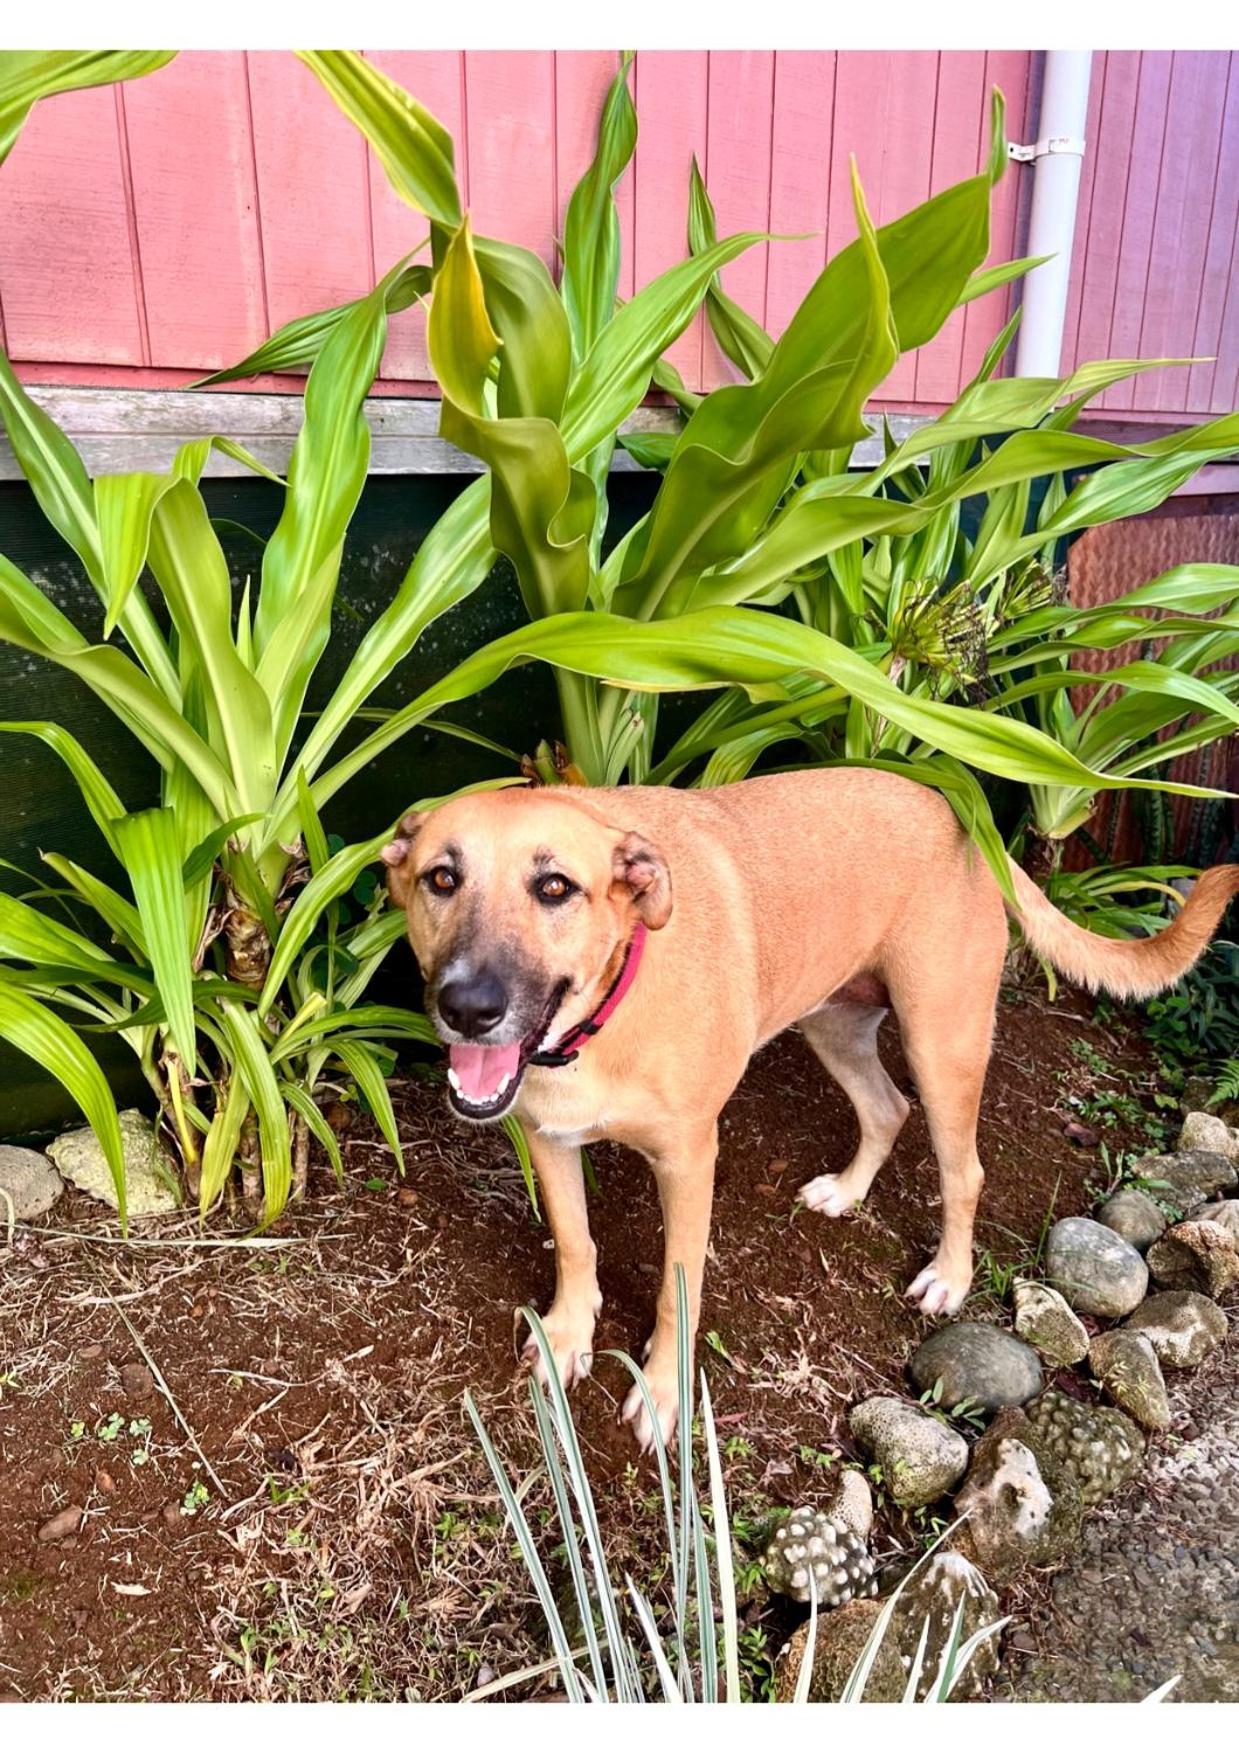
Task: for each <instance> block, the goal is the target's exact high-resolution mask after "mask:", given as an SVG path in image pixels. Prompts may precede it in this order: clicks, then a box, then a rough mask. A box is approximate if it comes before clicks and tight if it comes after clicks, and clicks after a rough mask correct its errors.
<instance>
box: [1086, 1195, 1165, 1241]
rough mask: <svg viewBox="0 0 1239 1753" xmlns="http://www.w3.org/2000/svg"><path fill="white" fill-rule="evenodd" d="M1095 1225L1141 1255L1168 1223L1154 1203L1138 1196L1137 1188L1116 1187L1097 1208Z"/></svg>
mask: <svg viewBox="0 0 1239 1753" xmlns="http://www.w3.org/2000/svg"><path fill="white" fill-rule="evenodd" d="M1097 1221H1098V1223H1104V1224H1105V1226H1106V1228H1107V1229H1108V1230H1113V1231H1114V1233H1115V1235H1117V1236H1122V1238H1123V1240H1124V1241H1125V1242H1130V1243H1131V1245H1132V1247H1133V1248H1135V1249H1136V1250H1137V1251H1138V1252H1139V1253H1141V1254H1143V1253H1144V1251H1145V1249H1146V1248H1150V1247H1151V1246H1152V1245H1153V1243H1154V1242H1155V1241H1156V1240H1157V1238H1158V1236H1160V1235H1161V1233H1162V1231H1163V1230H1164V1229H1165V1227H1166V1225H1167V1224H1168V1223H1169V1221H1170V1219H1169V1218H1168V1217H1167V1216H1166V1214H1165V1212H1164V1211H1163V1210H1162V1208H1161V1206H1160V1205H1158V1203H1157V1201H1156V1200H1154V1199H1150V1198H1149V1196H1148V1194H1147V1193H1142V1192H1141V1191H1140V1189H1139V1187H1120V1188H1119V1190H1118V1192H1117V1193H1112V1194H1111V1195H1110V1197H1109V1199H1107V1200H1106V1202H1105V1204H1104V1205H1103V1206H1101V1207H1100V1209H1099V1210H1098V1213H1097Z"/></svg>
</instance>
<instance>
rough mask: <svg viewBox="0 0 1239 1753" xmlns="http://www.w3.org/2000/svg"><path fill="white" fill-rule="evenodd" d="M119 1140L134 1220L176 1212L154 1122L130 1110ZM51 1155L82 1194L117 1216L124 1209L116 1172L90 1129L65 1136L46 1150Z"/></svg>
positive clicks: (173, 1178) (173, 1183) (172, 1179)
mask: <svg viewBox="0 0 1239 1753" xmlns="http://www.w3.org/2000/svg"><path fill="white" fill-rule="evenodd" d="M120 1136H121V1144H122V1147H123V1149H124V1156H125V1202H126V1205H127V1207H128V1211H129V1215H130V1217H149V1216H153V1215H154V1214H155V1213H157V1212H163V1211H176V1210H177V1208H178V1206H179V1205H180V1200H179V1198H178V1196H177V1193H176V1176H175V1173H174V1171H173V1169H172V1166H171V1164H170V1163H169V1162H168V1159H167V1157H166V1156H165V1155H164V1153H163V1151H162V1149H161V1148H160V1145H159V1141H158V1139H157V1138H156V1137H155V1129H154V1127H153V1126H152V1125H151V1123H150V1121H149V1120H147V1119H146V1117H145V1116H144V1115H142V1114H140V1113H139V1112H138V1110H137V1109H136V1108H126V1109H124V1111H123V1112H122V1113H121V1115H120ZM47 1154H48V1156H49V1157H51V1159H52V1161H53V1162H54V1163H55V1165H56V1167H57V1168H58V1169H59V1170H60V1172H61V1174H62V1175H63V1176H64V1178H65V1180H66V1181H72V1182H73V1184H74V1186H75V1187H80V1188H81V1189H82V1191H83V1193H90V1194H92V1195H93V1196H94V1198H96V1199H102V1200H103V1202H104V1204H105V1205H110V1206H111V1207H112V1210H113V1211H118V1210H119V1209H120V1206H119V1203H118V1201H117V1198H116V1187H115V1185H114V1183H113V1181H112V1171H111V1169H110V1168H109V1167H108V1161H107V1158H106V1157H105V1156H104V1154H103V1146H102V1145H101V1144H100V1143H99V1140H98V1139H97V1138H96V1137H95V1134H94V1132H93V1130H92V1129H91V1127H89V1126H83V1127H81V1128H80V1129H79V1130H78V1131H76V1132H66V1133H64V1134H63V1135H62V1136H61V1137H60V1138H58V1139H57V1140H56V1142H55V1143H54V1144H49V1145H48V1147H47Z"/></svg>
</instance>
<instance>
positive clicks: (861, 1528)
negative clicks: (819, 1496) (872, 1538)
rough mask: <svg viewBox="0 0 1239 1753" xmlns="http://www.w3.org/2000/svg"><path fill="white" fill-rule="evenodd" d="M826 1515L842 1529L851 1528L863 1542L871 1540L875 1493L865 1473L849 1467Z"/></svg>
mask: <svg viewBox="0 0 1239 1753" xmlns="http://www.w3.org/2000/svg"><path fill="white" fill-rule="evenodd" d="M826 1514H827V1515H828V1516H829V1517H830V1519H831V1521H832V1522H837V1523H838V1525H839V1526H840V1527H841V1528H850V1529H851V1531H852V1532H853V1534H857V1535H859V1537H860V1538H861V1539H862V1540H867V1539H868V1538H869V1531H870V1529H871V1528H872V1527H873V1491H872V1489H871V1488H870V1485H869V1481H868V1480H867V1479H866V1478H865V1475H864V1474H863V1473H860V1472H858V1471H857V1469H856V1468H855V1467H847V1468H845V1469H844V1471H843V1473H842V1474H841V1476H840V1479H839V1483H838V1485H837V1486H836V1488H835V1491H834V1494H833V1496H832V1497H831V1498H830V1501H829V1502H828V1503H827V1505H826Z"/></svg>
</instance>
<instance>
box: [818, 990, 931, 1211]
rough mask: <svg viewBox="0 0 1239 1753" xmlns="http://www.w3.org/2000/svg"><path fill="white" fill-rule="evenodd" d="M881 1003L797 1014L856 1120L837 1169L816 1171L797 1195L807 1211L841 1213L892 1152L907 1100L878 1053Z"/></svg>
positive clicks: (861, 1193)
mask: <svg viewBox="0 0 1239 1753" xmlns="http://www.w3.org/2000/svg"><path fill="white" fill-rule="evenodd" d="M885 1015H886V1010H885V1007H883V1006H878V1005H869V1004H824V1005H823V1006H822V1007H821V1009H820V1010H815V1011H812V1012H810V1014H809V1015H808V1016H806V1017H801V1019H800V1028H801V1030H802V1031H803V1033H804V1037H805V1040H806V1041H808V1043H809V1045H810V1047H812V1049H813V1051H814V1052H815V1053H816V1054H817V1056H818V1058H819V1059H820V1060H821V1062H822V1064H823V1065H824V1066H825V1067H826V1069H827V1071H828V1072H829V1073H830V1075H831V1076H832V1077H833V1078H834V1080H835V1082H836V1083H838V1084H839V1085H840V1086H841V1087H842V1088H843V1090H844V1091H845V1093H846V1094H847V1095H848V1097H849V1098H850V1100H851V1103H852V1106H853V1107H854V1108H855V1109H856V1118H857V1119H858V1120H859V1122H860V1144H859V1145H858V1147H857V1150H856V1155H855V1156H854V1157H853V1158H852V1160H851V1162H850V1163H849V1164H848V1166H847V1168H846V1169H845V1170H844V1171H843V1173H842V1174H841V1175H819V1176H818V1177H817V1179H816V1180H814V1181H809V1182H806V1184H805V1185H804V1186H803V1187H802V1188H801V1189H800V1197H801V1199H802V1200H803V1201H804V1203H805V1204H806V1205H807V1206H808V1207H809V1209H810V1210H811V1211H821V1212H824V1213H825V1215H826V1216H827V1217H842V1216H843V1214H844V1212H845V1211H850V1210H851V1209H852V1207H853V1206H855V1205H859V1204H860V1202H861V1200H862V1199H863V1198H864V1197H865V1194H866V1193H868V1191H869V1189H870V1187H871V1186H872V1184H873V1178H874V1176H875V1175H876V1174H877V1172H878V1170H879V1169H880V1168H881V1167H882V1164H883V1163H884V1162H885V1161H886V1159H887V1157H888V1156H889V1155H890V1153H891V1147H892V1145H893V1144H894V1142H895V1140H896V1138H897V1137H898V1136H899V1129H900V1127H901V1126H902V1125H903V1123H904V1121H905V1120H906V1119H907V1117H908V1104H907V1102H905V1101H904V1099H903V1097H902V1096H901V1095H900V1093H899V1091H898V1090H897V1089H896V1088H895V1085H894V1084H893V1083H892V1082H891V1080H890V1078H889V1077H888V1076H887V1074H886V1070H885V1067H884V1066H883V1064H882V1061H881V1060H880V1059H879V1057H878V1027H879V1024H880V1023H881V1021H882V1018H883V1017H884V1016H885Z"/></svg>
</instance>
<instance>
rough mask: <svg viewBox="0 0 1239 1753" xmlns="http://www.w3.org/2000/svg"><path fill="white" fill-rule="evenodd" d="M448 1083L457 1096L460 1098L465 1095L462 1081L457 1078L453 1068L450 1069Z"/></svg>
mask: <svg viewBox="0 0 1239 1753" xmlns="http://www.w3.org/2000/svg"><path fill="white" fill-rule="evenodd" d="M447 1081H448V1082H449V1083H450V1084H451V1086H452V1088H453V1089H454V1090H455V1091H456V1094H457V1095H458V1096H463V1095H464V1093H465V1092H464V1091H463V1090H462V1089H461V1087H460V1079H459V1078H458V1077H457V1075H456V1073H455V1072H454V1071H453V1070H452V1068H451V1066H449V1067H448V1072H447Z"/></svg>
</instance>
